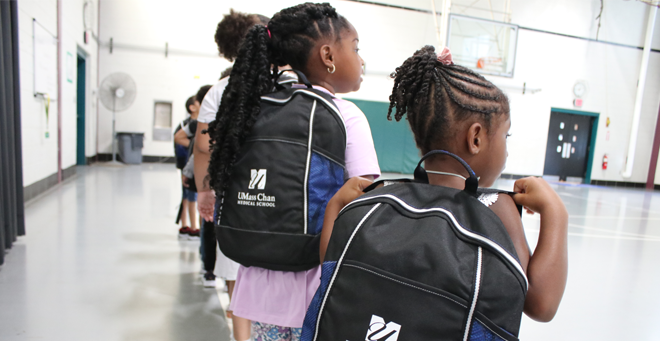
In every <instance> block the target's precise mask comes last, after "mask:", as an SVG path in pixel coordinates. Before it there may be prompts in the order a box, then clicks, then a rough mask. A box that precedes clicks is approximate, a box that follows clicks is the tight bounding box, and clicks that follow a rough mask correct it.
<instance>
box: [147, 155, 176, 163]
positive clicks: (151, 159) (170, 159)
mask: <svg viewBox="0 0 660 341" xmlns="http://www.w3.org/2000/svg"><path fill="white" fill-rule="evenodd" d="M142 162H148V163H176V158H175V157H174V156H149V155H143V156H142Z"/></svg>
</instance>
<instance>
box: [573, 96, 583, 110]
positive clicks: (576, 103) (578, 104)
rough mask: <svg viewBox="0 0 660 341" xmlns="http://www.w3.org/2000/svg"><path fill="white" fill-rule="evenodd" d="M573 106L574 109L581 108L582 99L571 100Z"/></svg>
mask: <svg viewBox="0 0 660 341" xmlns="http://www.w3.org/2000/svg"><path fill="white" fill-rule="evenodd" d="M573 105H574V106H575V107H576V108H582V98H576V99H574V100H573Z"/></svg>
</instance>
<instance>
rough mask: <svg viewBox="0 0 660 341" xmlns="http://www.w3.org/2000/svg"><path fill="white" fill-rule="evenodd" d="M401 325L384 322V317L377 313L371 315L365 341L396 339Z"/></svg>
mask: <svg viewBox="0 0 660 341" xmlns="http://www.w3.org/2000/svg"><path fill="white" fill-rule="evenodd" d="M400 331H401V325H400V324H397V323H394V322H389V323H385V319H383V318H382V317H380V316H377V315H371V322H370V323H369V330H368V331H367V336H366V337H365V338H364V340H365V341H396V340H397V339H398V338H399V332H400Z"/></svg>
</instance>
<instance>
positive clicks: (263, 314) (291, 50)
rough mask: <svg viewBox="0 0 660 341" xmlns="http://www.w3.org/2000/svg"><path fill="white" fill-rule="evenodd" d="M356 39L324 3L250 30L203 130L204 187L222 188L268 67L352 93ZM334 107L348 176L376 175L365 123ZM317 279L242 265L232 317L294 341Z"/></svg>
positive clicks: (261, 333)
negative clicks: (208, 146)
mask: <svg viewBox="0 0 660 341" xmlns="http://www.w3.org/2000/svg"><path fill="white" fill-rule="evenodd" d="M358 41H359V40H358V34H357V32H356V30H355V28H354V27H353V25H351V24H350V23H349V22H348V20H346V18H344V17H342V16H340V15H338V14H337V12H336V11H335V9H334V8H333V7H331V6H330V5H328V4H312V3H306V4H302V5H298V6H294V7H291V8H287V9H284V10H282V11H280V12H279V13H277V14H275V15H274V16H273V18H272V19H271V20H270V22H269V23H268V27H266V26H263V25H256V26H254V27H253V28H252V29H251V30H250V31H249V32H248V34H247V36H246V37H245V40H244V42H243V45H242V47H241V50H240V51H239V54H238V58H237V59H236V62H235V63H234V66H233V70H232V73H231V76H230V77H229V84H228V85H227V87H226V89H225V92H224V94H223V96H222V104H221V106H220V109H219V110H218V114H217V116H216V121H215V122H214V123H212V124H211V126H210V130H209V131H210V134H211V140H212V141H213V142H214V144H213V151H212V158H211V165H210V167H209V173H210V175H211V179H210V180H211V181H210V184H211V187H212V188H213V189H214V190H215V193H216V194H218V195H221V193H223V190H224V189H225V188H226V186H227V183H226V181H227V179H228V176H229V172H230V171H231V169H232V166H233V163H234V159H235V156H236V155H237V152H238V151H239V150H240V148H241V147H242V146H243V142H244V140H245V139H246V138H247V137H248V136H249V134H250V128H251V126H252V124H253V122H255V120H256V119H257V116H258V115H259V108H260V96H261V95H263V94H265V93H268V92H270V91H271V90H272V89H273V87H274V83H273V77H272V74H271V68H273V72H277V69H278V68H279V67H281V66H284V65H287V64H288V65H290V66H291V67H292V68H293V69H296V70H299V71H302V72H303V73H304V74H305V75H306V76H307V78H308V80H309V81H310V83H311V84H312V85H314V88H315V89H318V90H321V91H324V92H326V93H328V94H331V95H334V94H335V93H345V92H351V91H356V90H358V89H359V88H360V83H361V81H362V77H361V75H362V67H363V65H364V62H363V60H362V58H360V56H359V54H358V51H359V49H358V46H357V45H358ZM334 102H335V104H336V105H337V107H338V109H339V111H340V113H341V115H342V117H343V118H344V121H345V122H346V133H347V144H346V151H345V161H346V169H347V171H348V175H349V176H351V177H353V176H366V177H370V178H373V177H377V176H379V175H380V169H379V167H378V160H377V157H376V152H375V149H374V146H373V140H372V138H371V130H370V129H369V124H368V122H367V120H366V117H365V116H364V114H363V113H362V112H361V111H360V110H359V109H358V108H357V107H356V106H355V105H354V104H352V103H350V102H347V101H343V100H340V99H337V98H334ZM217 200H222V197H220V198H218V199H217ZM320 274H321V273H320V267H315V268H314V269H312V270H309V271H301V272H284V271H274V270H266V269H262V268H258V267H254V266H253V267H247V268H246V267H243V266H241V267H240V268H239V273H238V279H237V282H236V287H235V289H234V297H233V299H232V303H231V307H232V309H233V311H234V315H237V316H241V317H244V318H248V319H251V320H252V321H253V337H254V339H255V340H258V341H265V340H268V341H271V340H272V341H276V340H299V338H300V333H301V328H302V324H303V319H304V315H305V312H306V309H307V307H308V305H309V302H310V301H311V299H312V297H313V295H314V292H315V291H316V289H317V287H318V285H319V283H320ZM240 341H242V340H240Z"/></svg>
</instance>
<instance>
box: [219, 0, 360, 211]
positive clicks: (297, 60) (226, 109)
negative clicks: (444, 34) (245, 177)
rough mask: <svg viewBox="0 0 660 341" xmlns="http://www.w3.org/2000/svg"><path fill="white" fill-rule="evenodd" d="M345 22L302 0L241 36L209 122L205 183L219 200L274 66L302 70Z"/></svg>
mask: <svg viewBox="0 0 660 341" xmlns="http://www.w3.org/2000/svg"><path fill="white" fill-rule="evenodd" d="M349 25H350V24H349V23H348V21H347V20H346V19H345V18H344V17H342V16H340V15H339V14H337V12H336V11H335V9H334V8H333V7H332V6H330V5H329V4H327V3H323V4H314V3H305V4H301V5H297V6H294V7H290V8H286V9H283V10H282V11H280V12H278V13H276V14H275V15H274V16H273V18H272V19H271V20H270V21H269V22H268V27H266V26H264V25H255V26H253V27H252V28H251V29H250V31H249V32H248V33H247V35H246V36H245V39H244V40H243V43H242V45H241V47H240V50H239V52H238V57H237V58H236V61H235V62H234V65H233V67H232V71H231V75H230V76H229V84H228V85H227V87H226V88H225V90H224V92H223V94H222V101H221V104H220V108H219V109H218V112H217V114H216V119H215V121H213V122H211V123H210V124H209V129H208V131H209V134H210V142H211V162H210V165H209V175H210V182H209V184H210V186H211V188H212V189H214V190H215V192H216V193H217V194H218V196H219V199H220V198H221V197H222V196H223V192H224V190H225V189H226V188H227V182H228V179H229V177H230V175H231V169H232V167H233V165H234V162H235V161H236V157H237V154H238V152H239V150H240V149H241V147H242V146H243V143H244V141H245V139H246V138H247V136H248V135H249V134H250V131H251V129H252V126H253V125H254V123H255V122H256V120H257V117H258V116H259V111H260V101H261V96H262V95H264V94H266V93H269V92H271V91H272V90H273V88H274V85H275V84H274V79H275V75H276V74H277V72H278V66H284V65H290V66H291V67H293V68H294V69H296V70H300V71H302V72H305V71H306V66H307V62H308V60H309V56H310V54H311V50H312V48H313V47H314V45H315V44H316V42H317V41H318V40H319V39H322V38H335V39H339V37H340V33H341V30H342V29H345V28H347V27H349Z"/></svg>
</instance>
